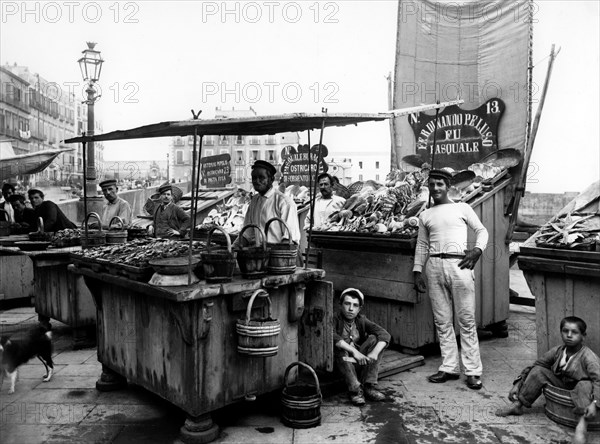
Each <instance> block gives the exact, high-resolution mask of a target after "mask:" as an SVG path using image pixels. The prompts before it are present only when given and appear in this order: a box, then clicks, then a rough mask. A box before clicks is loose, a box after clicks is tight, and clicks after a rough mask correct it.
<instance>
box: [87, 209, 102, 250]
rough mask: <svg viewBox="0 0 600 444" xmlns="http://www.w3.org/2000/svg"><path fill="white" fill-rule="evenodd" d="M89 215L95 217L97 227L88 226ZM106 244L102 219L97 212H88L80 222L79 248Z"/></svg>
mask: <svg viewBox="0 0 600 444" xmlns="http://www.w3.org/2000/svg"><path fill="white" fill-rule="evenodd" d="M90 217H95V218H96V220H97V221H98V226H99V228H98V229H97V230H96V229H94V230H90V229H89V228H88V225H89V222H88V221H89V219H90ZM101 245H106V233H105V232H104V231H102V221H101V220H100V216H99V215H98V213H90V214H88V215H87V216H86V218H85V220H84V221H83V222H82V224H81V248H92V247H98V246H101Z"/></svg>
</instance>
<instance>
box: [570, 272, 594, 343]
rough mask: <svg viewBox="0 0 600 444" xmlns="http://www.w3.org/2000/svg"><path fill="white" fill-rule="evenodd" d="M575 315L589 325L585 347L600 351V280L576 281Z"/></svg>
mask: <svg viewBox="0 0 600 444" xmlns="http://www.w3.org/2000/svg"><path fill="white" fill-rule="evenodd" d="M573 294H574V295H575V299H574V301H573V314H574V315H575V316H579V317H580V318H581V319H583V320H584V321H585V323H586V324H587V335H586V337H585V345H587V346H588V347H590V348H591V349H592V350H594V351H597V350H600V316H598V307H599V306H600V280H599V279H589V278H588V279H586V278H583V279H582V278H579V279H575V280H574V286H573Z"/></svg>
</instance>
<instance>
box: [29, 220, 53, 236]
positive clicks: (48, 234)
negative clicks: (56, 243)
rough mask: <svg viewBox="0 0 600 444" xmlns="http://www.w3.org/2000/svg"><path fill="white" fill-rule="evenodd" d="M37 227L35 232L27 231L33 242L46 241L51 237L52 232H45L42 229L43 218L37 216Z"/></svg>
mask: <svg viewBox="0 0 600 444" xmlns="http://www.w3.org/2000/svg"><path fill="white" fill-rule="evenodd" d="M37 226H38V229H37V231H36V232H35V233H29V240H30V241H33V242H47V241H49V240H51V239H52V233H46V231H45V230H44V219H42V218H41V217H38V218H37Z"/></svg>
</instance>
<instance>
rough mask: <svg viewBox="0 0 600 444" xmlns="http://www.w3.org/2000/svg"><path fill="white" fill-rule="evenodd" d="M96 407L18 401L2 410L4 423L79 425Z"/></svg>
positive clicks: (92, 405)
mask: <svg viewBox="0 0 600 444" xmlns="http://www.w3.org/2000/svg"><path fill="white" fill-rule="evenodd" d="M94 407H95V405H94V404H74V403H70V404H67V403H40V402H29V401H28V402H20V401H17V402H15V403H12V404H10V405H8V406H6V408H4V409H3V410H2V413H1V415H2V423H3V424H31V425H35V424H38V425H39V424H46V425H48V424H50V425H52V424H72V423H79V422H81V421H83V419H84V418H85V417H86V416H87V415H88V414H89V413H90V412H91V411H92V409H93V408H94Z"/></svg>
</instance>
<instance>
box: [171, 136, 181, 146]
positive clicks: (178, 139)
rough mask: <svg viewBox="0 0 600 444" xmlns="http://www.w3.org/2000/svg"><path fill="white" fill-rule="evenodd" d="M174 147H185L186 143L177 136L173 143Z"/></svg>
mask: <svg viewBox="0 0 600 444" xmlns="http://www.w3.org/2000/svg"><path fill="white" fill-rule="evenodd" d="M173 145H175V146H183V145H184V141H183V139H182V138H181V137H179V136H177V137H175V140H174V141H173Z"/></svg>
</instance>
